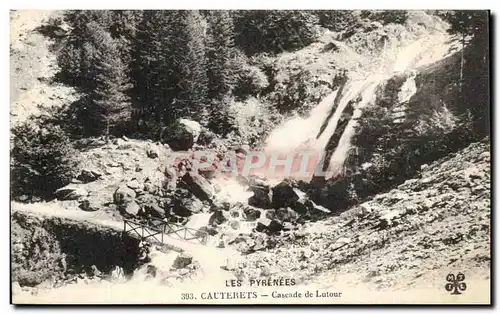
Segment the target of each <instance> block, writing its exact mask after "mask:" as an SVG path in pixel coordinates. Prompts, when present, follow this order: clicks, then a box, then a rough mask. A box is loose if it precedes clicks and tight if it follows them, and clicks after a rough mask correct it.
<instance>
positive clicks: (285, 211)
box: [274, 208, 298, 222]
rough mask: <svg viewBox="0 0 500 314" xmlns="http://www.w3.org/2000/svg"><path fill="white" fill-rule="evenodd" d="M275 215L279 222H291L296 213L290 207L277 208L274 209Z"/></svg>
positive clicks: (295, 217)
mask: <svg viewBox="0 0 500 314" xmlns="http://www.w3.org/2000/svg"><path fill="white" fill-rule="evenodd" d="M274 213H275V217H276V219H277V220H279V221H281V222H285V221H286V222H292V221H295V220H297V217H298V215H297V213H296V212H294V211H293V210H291V209H290V208H278V209H275V210H274Z"/></svg>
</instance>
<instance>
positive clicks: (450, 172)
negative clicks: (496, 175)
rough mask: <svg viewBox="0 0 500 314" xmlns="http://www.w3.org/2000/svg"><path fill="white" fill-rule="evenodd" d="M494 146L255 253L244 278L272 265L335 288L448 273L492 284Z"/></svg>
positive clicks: (463, 154) (431, 168) (449, 161)
mask: <svg viewBox="0 0 500 314" xmlns="http://www.w3.org/2000/svg"><path fill="white" fill-rule="evenodd" d="M488 141H489V140H488V139H485V140H484V141H482V142H480V143H475V144H472V145H470V146H469V147H467V148H465V149H463V150H461V151H459V152H457V153H456V154H452V155H450V156H447V157H446V158H443V159H440V160H438V161H435V162H433V163H431V164H430V165H424V166H423V167H422V170H421V171H420V173H419V174H418V175H417V176H416V177H415V178H413V179H410V180H407V181H405V182H404V183H403V184H401V185H399V186H398V187H397V188H395V189H392V190H390V191H389V192H387V193H383V194H378V195H377V196H375V198H374V199H373V200H371V201H368V202H365V203H362V204H360V205H358V206H355V207H353V208H351V209H349V210H347V211H345V212H343V213H342V214H341V215H340V216H338V217H334V218H329V219H325V220H323V221H321V222H314V223H307V224H305V225H304V226H302V228H300V229H299V230H297V231H293V232H289V233H287V234H286V235H284V236H283V238H281V239H280V241H279V243H280V244H281V245H280V246H279V247H278V248H276V249H270V250H268V251H266V252H257V253H254V254H252V255H249V259H248V260H247V264H248V266H247V267H248V268H245V269H244V273H245V274H244V275H246V276H259V271H258V269H259V268H260V269H262V267H264V269H263V270H266V272H267V273H268V274H269V275H272V274H273V273H279V274H283V273H286V274H287V275H290V273H291V276H292V277H293V278H301V280H304V281H306V282H308V281H311V280H312V281H314V282H318V283H321V282H322V283H324V282H330V283H331V284H333V285H335V284H336V283H342V284H344V282H342V280H343V278H344V277H343V276H344V275H345V276H346V277H348V276H347V275H350V276H352V277H351V278H350V279H349V283H350V284H352V285H355V284H360V283H363V285H364V284H370V285H374V286H375V287H376V288H377V289H382V288H385V289H387V288H388V287H391V286H393V285H397V286H402V287H403V288H405V289H408V287H411V286H412V285H413V284H415V283H416V282H419V283H421V282H422V280H427V279H429V278H434V277H435V275H434V274H435V272H439V271H440V270H441V269H449V271H450V272H451V271H452V270H456V271H463V272H466V273H467V274H468V275H470V276H475V277H477V278H481V279H488V278H489V274H488V273H489V267H490V256H491V255H490V253H491V252H490V236H491V226H490V207H491V192H490V191H491V190H490V185H491V181H490V173H491V165H490V162H491V161H490V145H489V143H488ZM305 244H307V246H305ZM420 277H423V279H421V278H420ZM337 278H338V279H337ZM442 278H443V279H444V275H443V277H442ZM442 278H441V277H440V275H439V276H437V277H436V279H433V281H436V282H437V284H438V285H441V284H442V281H441V280H439V279H442ZM432 284H435V283H432ZM389 290H390V289H389Z"/></svg>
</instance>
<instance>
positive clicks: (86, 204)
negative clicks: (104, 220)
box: [78, 199, 101, 212]
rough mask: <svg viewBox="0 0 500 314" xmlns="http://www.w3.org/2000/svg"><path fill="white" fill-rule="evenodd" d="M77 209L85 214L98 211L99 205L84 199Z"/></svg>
mask: <svg viewBox="0 0 500 314" xmlns="http://www.w3.org/2000/svg"><path fill="white" fill-rule="evenodd" d="M78 207H79V208H80V209H82V210H84V211H87V212H95V211H98V210H99V208H100V207H101V204H99V203H98V202H96V201H94V200H93V199H85V200H82V201H81V203H80V205H79V206H78Z"/></svg>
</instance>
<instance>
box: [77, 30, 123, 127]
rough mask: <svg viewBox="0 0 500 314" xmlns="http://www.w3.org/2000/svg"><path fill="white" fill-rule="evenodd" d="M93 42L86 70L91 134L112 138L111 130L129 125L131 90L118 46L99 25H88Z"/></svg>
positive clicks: (88, 47) (88, 48) (85, 61)
mask: <svg viewBox="0 0 500 314" xmlns="http://www.w3.org/2000/svg"><path fill="white" fill-rule="evenodd" d="M87 32H88V38H89V41H88V42H87V43H86V44H85V45H84V49H83V51H84V58H83V67H85V68H86V80H87V82H88V84H87V86H86V87H87V90H86V92H87V101H88V102H87V104H88V105H87V107H86V111H87V114H88V117H89V120H88V125H87V127H88V132H89V133H91V134H100V135H102V134H105V135H109V133H110V129H111V128H113V127H118V126H119V125H120V124H121V123H124V122H126V121H127V120H128V119H129V115H130V102H129V98H128V96H127V95H126V91H127V90H128V88H129V87H130V86H129V84H128V79H127V76H126V67H125V66H124V64H123V63H122V61H121V59H120V54H119V51H118V49H117V47H116V43H115V41H114V40H113V38H111V35H110V34H109V33H108V32H106V31H105V30H104V29H103V28H102V27H101V26H100V25H99V24H97V23H95V22H91V23H89V24H88V25H87Z"/></svg>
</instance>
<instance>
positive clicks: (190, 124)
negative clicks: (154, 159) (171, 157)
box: [160, 119, 201, 151]
mask: <svg viewBox="0 0 500 314" xmlns="http://www.w3.org/2000/svg"><path fill="white" fill-rule="evenodd" d="M200 133H201V125H200V124H199V123H198V122H196V121H192V120H187V119H179V120H177V121H176V122H174V123H173V124H172V125H170V126H168V127H166V128H164V129H163V130H162V132H161V135H160V141H161V142H162V143H166V144H168V145H169V146H170V148H171V149H172V150H173V151H187V150H188V149H190V148H191V147H193V145H194V143H196V141H197V140H198V136H199V135H200Z"/></svg>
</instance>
